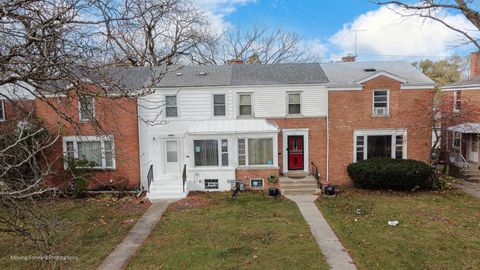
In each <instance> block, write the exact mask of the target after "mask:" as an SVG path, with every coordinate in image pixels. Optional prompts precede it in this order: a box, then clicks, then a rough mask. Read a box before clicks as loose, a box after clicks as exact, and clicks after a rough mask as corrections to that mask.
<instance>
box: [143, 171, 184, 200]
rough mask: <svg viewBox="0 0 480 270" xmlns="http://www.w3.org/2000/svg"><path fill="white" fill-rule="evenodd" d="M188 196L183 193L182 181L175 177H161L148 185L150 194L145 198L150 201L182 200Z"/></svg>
mask: <svg viewBox="0 0 480 270" xmlns="http://www.w3.org/2000/svg"><path fill="white" fill-rule="evenodd" d="M187 195H188V194H186V193H185V192H183V181H182V179H180V178H178V177H176V176H162V177H161V178H160V179H158V180H157V179H155V180H154V181H153V182H152V183H151V184H150V192H147V198H148V199H151V200H160V199H182V198H185V197H187Z"/></svg>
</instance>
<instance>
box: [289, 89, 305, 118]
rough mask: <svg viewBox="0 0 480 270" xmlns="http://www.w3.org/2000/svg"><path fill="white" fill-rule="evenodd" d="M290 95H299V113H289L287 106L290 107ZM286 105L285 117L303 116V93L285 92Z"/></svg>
mask: <svg viewBox="0 0 480 270" xmlns="http://www.w3.org/2000/svg"><path fill="white" fill-rule="evenodd" d="M290 94H300V113H290V111H289V107H290V106H289V105H290ZM286 103H287V108H286V109H287V116H302V115H303V104H304V102H303V93H302V91H287V95H286Z"/></svg>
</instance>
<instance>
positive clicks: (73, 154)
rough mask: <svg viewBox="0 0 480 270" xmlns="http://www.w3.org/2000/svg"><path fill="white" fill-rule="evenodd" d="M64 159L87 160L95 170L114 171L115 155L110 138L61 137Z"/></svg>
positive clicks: (111, 138)
mask: <svg viewBox="0 0 480 270" xmlns="http://www.w3.org/2000/svg"><path fill="white" fill-rule="evenodd" d="M63 151H64V156H65V159H66V162H65V168H67V163H68V162H67V161H68V160H69V159H76V160H87V161H89V162H90V163H91V164H92V168H95V169H114V168H115V153H114V141H113V137H112V136H78V137H76V136H68V137H63Z"/></svg>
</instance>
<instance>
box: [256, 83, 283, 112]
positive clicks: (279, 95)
mask: <svg viewBox="0 0 480 270" xmlns="http://www.w3.org/2000/svg"><path fill="white" fill-rule="evenodd" d="M285 94H286V91H285V90H282V89H275V88H273V89H261V90H257V91H255V97H254V98H255V101H254V102H253V104H254V106H255V108H254V110H253V111H254V112H255V117H283V116H285V115H286V109H285V108H286V98H285Z"/></svg>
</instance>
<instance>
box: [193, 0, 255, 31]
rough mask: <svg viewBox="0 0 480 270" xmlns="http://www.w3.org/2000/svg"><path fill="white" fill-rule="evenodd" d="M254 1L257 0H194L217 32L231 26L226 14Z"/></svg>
mask: <svg viewBox="0 0 480 270" xmlns="http://www.w3.org/2000/svg"><path fill="white" fill-rule="evenodd" d="M253 2H256V0H193V3H194V4H195V6H196V7H197V8H198V9H199V10H201V11H202V12H204V14H205V16H206V17H207V19H208V21H209V23H210V26H211V27H212V29H213V30H214V31H216V32H217V33H221V32H223V31H224V30H225V29H226V28H227V27H229V23H228V22H227V21H226V20H225V16H227V15H229V14H231V13H233V12H235V11H236V9H237V7H238V6H241V5H245V4H249V3H253Z"/></svg>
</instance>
